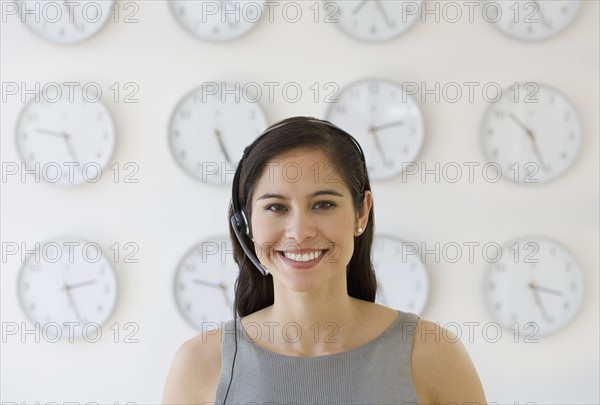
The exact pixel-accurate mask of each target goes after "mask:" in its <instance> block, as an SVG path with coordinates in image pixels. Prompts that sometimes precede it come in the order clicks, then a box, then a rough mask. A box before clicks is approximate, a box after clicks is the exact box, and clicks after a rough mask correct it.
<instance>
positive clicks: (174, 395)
mask: <svg viewBox="0 0 600 405" xmlns="http://www.w3.org/2000/svg"><path fill="white" fill-rule="evenodd" d="M220 374H221V329H217V330H215V331H211V332H207V333H203V334H199V335H197V336H195V337H193V338H191V339H189V340H187V341H185V342H184V343H183V344H182V345H181V346H180V347H179V349H178V350H177V353H175V357H174V358H173V362H172V363H171V368H170V370H169V374H168V376H167V380H166V382H165V387H164V391H163V398H162V403H163V404H202V403H207V404H208V403H211V404H212V403H214V401H215V396H216V392H217V384H218V383H219V376H220Z"/></svg>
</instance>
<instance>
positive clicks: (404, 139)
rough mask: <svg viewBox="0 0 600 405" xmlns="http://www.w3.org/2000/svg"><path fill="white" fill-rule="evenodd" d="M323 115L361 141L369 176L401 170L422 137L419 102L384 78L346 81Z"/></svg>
mask: <svg viewBox="0 0 600 405" xmlns="http://www.w3.org/2000/svg"><path fill="white" fill-rule="evenodd" d="M326 116H327V120H329V121H331V122H332V123H334V124H336V125H338V126H340V127H341V128H343V129H344V130H346V131H348V132H349V133H350V134H352V135H353V136H354V137H355V138H356V139H357V140H358V142H360V144H361V146H362V148H363V150H364V152H365V158H366V161H367V170H368V171H369V177H370V178H371V179H372V180H380V179H385V178H389V177H392V176H395V175H398V174H400V173H401V172H402V171H403V170H404V168H405V165H406V164H407V163H412V162H414V161H415V159H416V158H417V156H418V154H419V152H420V151H421V148H422V146H423V142H424V139H425V124H424V119H423V114H422V113H421V109H420V108H419V105H418V104H417V102H416V101H415V100H414V99H413V98H412V97H411V96H410V95H408V94H406V92H404V90H403V89H402V87H400V86H399V85H397V84H395V83H392V82H389V81H387V80H382V79H369V80H362V81H359V82H356V83H354V84H351V85H349V86H348V87H346V88H345V89H343V90H342V92H341V93H340V94H339V96H338V102H337V103H335V104H331V106H330V107H329V110H328V111H327V114H326Z"/></svg>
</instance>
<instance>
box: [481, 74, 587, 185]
mask: <svg viewBox="0 0 600 405" xmlns="http://www.w3.org/2000/svg"><path fill="white" fill-rule="evenodd" d="M581 138H582V133H581V123H580V122H579V118H578V116H577V112H576V111H575V108H574V107H573V106H572V105H571V103H570V102H569V101H568V100H567V99H566V98H565V97H564V96H563V95H562V94H560V93H559V92H558V91H556V90H554V89H552V88H550V87H548V86H545V85H540V84H537V83H533V82H531V83H525V84H519V85H518V87H517V86H512V87H511V88H509V89H506V90H504V91H503V93H502V97H501V98H500V100H499V101H498V102H496V103H494V104H491V105H490V107H489V108H488V109H487V111H486V113H485V114H484V117H483V121H482V125H481V142H482V148H483V153H484V155H485V156H486V158H487V159H488V160H489V161H490V162H495V163H497V164H498V165H499V167H500V168H501V170H502V175H503V177H504V178H505V179H506V180H509V181H512V182H515V183H519V184H538V183H541V182H545V181H548V180H551V179H553V178H555V177H557V176H559V175H561V174H562V173H564V172H565V171H566V170H567V169H568V168H569V167H570V166H571V165H573V163H574V162H575V160H576V158H577V155H578V153H579V149H580V148H581Z"/></svg>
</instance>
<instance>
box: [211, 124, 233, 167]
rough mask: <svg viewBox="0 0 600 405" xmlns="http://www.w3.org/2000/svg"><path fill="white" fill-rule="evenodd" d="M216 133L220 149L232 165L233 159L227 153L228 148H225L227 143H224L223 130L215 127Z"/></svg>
mask: <svg viewBox="0 0 600 405" xmlns="http://www.w3.org/2000/svg"><path fill="white" fill-rule="evenodd" d="M214 134H215V137H216V138H217V143H218V144H219V149H220V150H221V152H222V153H223V155H224V156H225V160H226V161H227V163H229V164H230V165H231V164H232V163H231V159H230V158H229V154H228V153H227V148H225V144H224V143H223V139H222V138H221V131H219V130H218V129H215V132H214Z"/></svg>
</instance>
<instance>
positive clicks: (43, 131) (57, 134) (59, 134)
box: [36, 128, 65, 138]
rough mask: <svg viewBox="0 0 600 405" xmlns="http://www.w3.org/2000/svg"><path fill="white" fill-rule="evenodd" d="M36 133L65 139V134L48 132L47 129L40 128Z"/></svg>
mask: <svg viewBox="0 0 600 405" xmlns="http://www.w3.org/2000/svg"><path fill="white" fill-rule="evenodd" d="M36 131H38V132H41V133H42V134H47V135H55V136H60V137H62V138H64V137H65V134H64V133H63V132H57V131H49V130H47V129H42V128H37V129H36Z"/></svg>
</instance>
